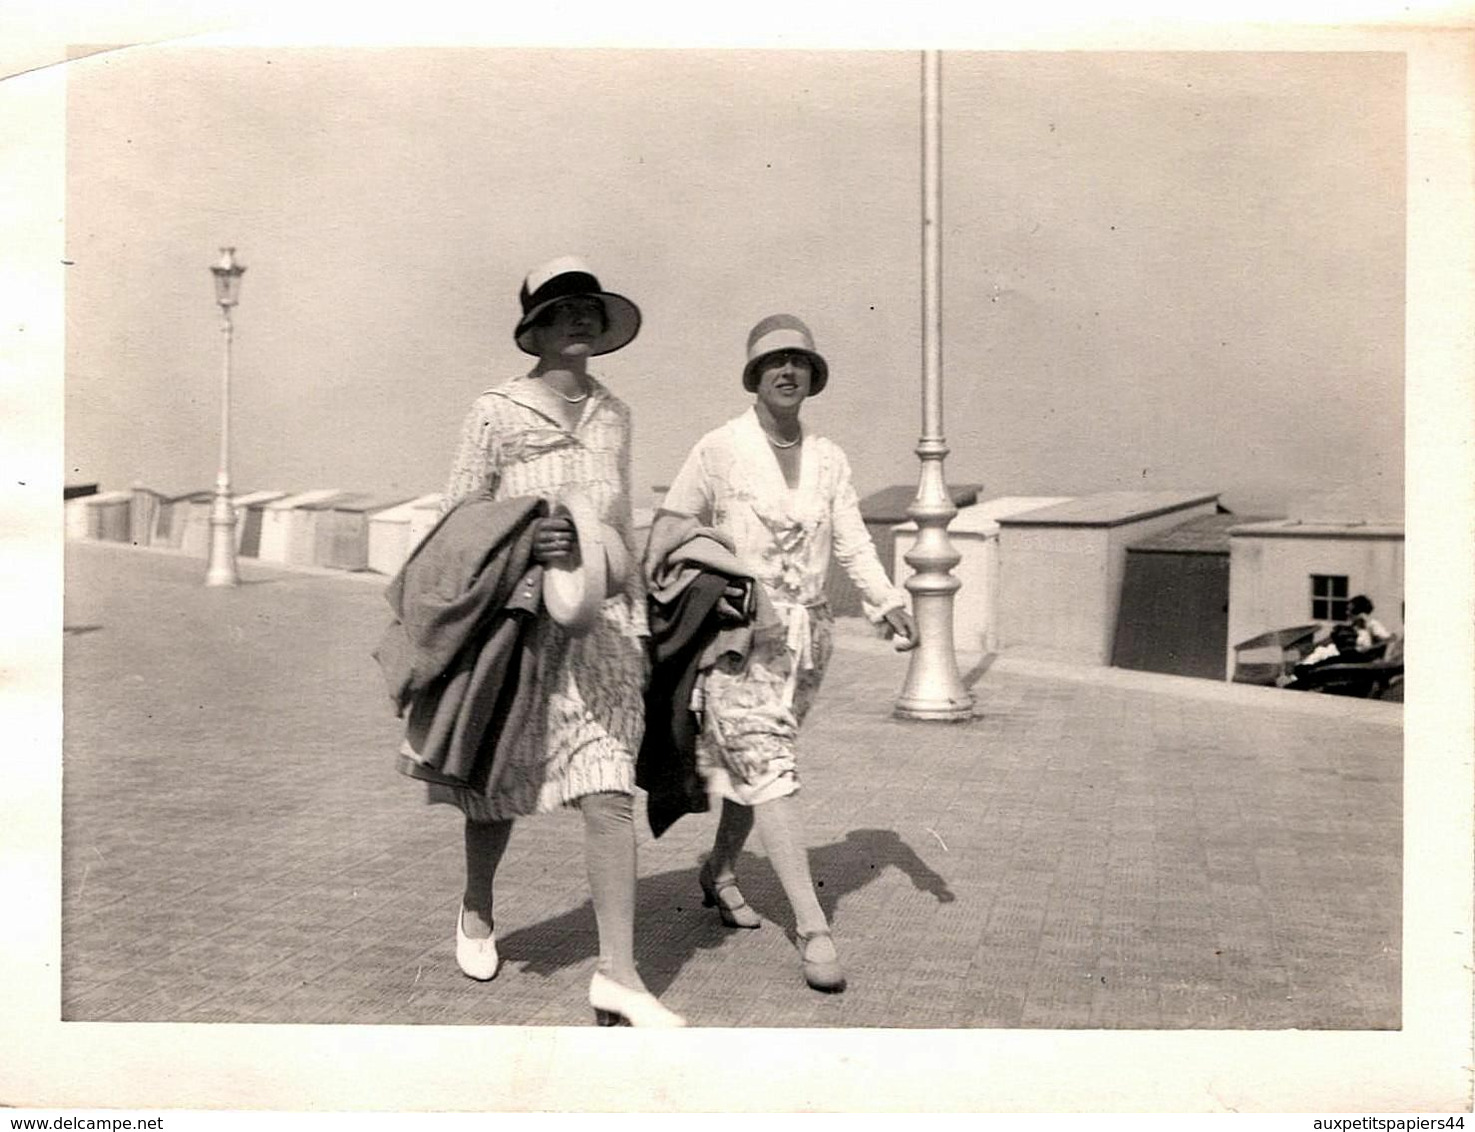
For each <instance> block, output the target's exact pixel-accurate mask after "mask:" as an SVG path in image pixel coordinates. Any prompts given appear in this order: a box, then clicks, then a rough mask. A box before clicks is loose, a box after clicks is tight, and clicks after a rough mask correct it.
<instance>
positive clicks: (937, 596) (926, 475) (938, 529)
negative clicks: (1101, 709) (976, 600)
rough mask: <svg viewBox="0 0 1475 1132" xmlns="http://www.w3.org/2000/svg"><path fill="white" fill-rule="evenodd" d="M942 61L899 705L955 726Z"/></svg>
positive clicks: (925, 112) (925, 242)
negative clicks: (906, 655) (945, 428)
mask: <svg viewBox="0 0 1475 1132" xmlns="http://www.w3.org/2000/svg"><path fill="white" fill-rule="evenodd" d="M941 119H942V60H941V57H940V56H939V54H938V52H936V51H924V52H923V53H922V435H921V437H920V439H919V440H918V441H917V449H916V452H917V457H918V458H919V459H920V460H921V461H922V469H921V474H920V476H919V478H918V481H917V498H916V499H914V500H913V501H912V505H911V506H910V507H909V508H907V514H908V515H909V516H911V518H912V520H913V521H914V522H915V523H916V524H917V541H916V544H915V545H914V546H913V547H912V549H911V551H909V552H908V553H907V555H906V561H907V564H908V565H910V566H911V567H912V568H913V569H914V570H915V571H916V573H914V574H913V575H912V576H911V577H910V578H908V579H907V581H906V588H907V590H908V591H910V593H911V595H912V608H913V611H914V613H915V616H916V619H917V635H918V637H919V638H920V639H919V642H918V645H917V647H916V648H915V649H913V650H912V658H911V666H910V667H909V668H908V669H907V678H906V683H905V684H904V685H902V690H901V696H900V697H899V698H898V699H897V701H896V714H897V715H898V716H900V717H901V718H903V719H926V720H945V721H949V720H950V721H956V720H964V719H969V718H971V717H972V715H973V696H972V695H971V694H970V693H969V692H968V690H967V689H966V688H965V687H963V680H962V677H961V676H959V675H958V658H957V654H956V653H955V652H954V649H953V595H954V594H955V593H956V592H957V591H958V588H959V587H960V586H961V585H962V583H961V582H959V581H958V579H957V578H954V577H953V576H952V574H951V573H950V571H951V570H952V568H953V567H954V566H956V565H957V564H958V563H959V562H961V561H962V556H961V555H959V554H958V552H957V551H956V550H954V549H953V545H952V542H951V540H950V539H949V538H948V534H947V527H948V524H949V523H950V522H952V520H953V516H955V515H956V514H957V513H958V509H957V508H956V507H955V506H954V505H953V500H952V496H951V495H950V494H949V492H948V489H947V483H946V481H945V480H944V479H943V475H942V461H943V459H944V457H946V456H947V454H948V446H947V442H946V441H945V440H944V439H943V435H942V232H941V229H940V224H941V220H942V178H941V171H942V125H941Z"/></svg>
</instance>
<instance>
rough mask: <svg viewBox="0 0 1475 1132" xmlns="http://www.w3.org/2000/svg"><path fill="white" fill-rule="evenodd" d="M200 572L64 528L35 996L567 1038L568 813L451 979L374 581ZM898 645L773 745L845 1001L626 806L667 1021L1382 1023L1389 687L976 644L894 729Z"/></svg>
mask: <svg viewBox="0 0 1475 1132" xmlns="http://www.w3.org/2000/svg"><path fill="white" fill-rule="evenodd" d="M203 571H204V566H203V563H201V562H200V561H198V560H196V559H192V558H185V557H183V556H179V555H172V554H166V553H159V552H150V551H139V550H134V549H131V548H126V547H117V548H114V547H109V546H103V545H94V544H85V543H83V544H70V545H69V547H68V561H67V589H66V625H67V639H66V652H65V661H66V670H65V700H64V708H65V749H64V777H63V794H64V813H63V829H64V835H63V845H62V852H63V894H62V906H63V919H62V929H63V948H62V950H63V954H62V961H63V964H62V1003H61V1017H63V1018H65V1019H69V1020H87V1021H120V1022H121V1021H159V1022H192V1021H193V1022H272V1023H314V1022H321V1023H376V1022H378V1023H399V1024H414V1023H433V1024H481V1025H507V1024H531V1025H586V1024H589V1023H590V1022H591V1021H592V1018H591V1014H590V1011H589V1008H588V1005H587V1001H586V993H587V985H588V979H589V977H590V975H591V973H592V971H593V967H594V962H595V956H596V954H597V938H596V934H595V927H594V917H593V913H592V911H591V909H590V905H589V902H588V896H587V886H586V881H585V876H584V863H583V847H582V841H581V825H580V821H579V819H578V816H577V815H576V814H573V813H559V814H554V815H548V816H545V817H540V818H536V819H530V820H527V821H525V822H522V823H520V824H519V826H518V828H517V829H516V831H515V832H514V834H513V839H512V845H511V848H510V849H509V851H508V853H507V856H506V858H505V859H504V861H503V864H502V868H501V872H500V874H499V877H498V888H497V896H496V918H497V931H498V939H499V945H500V949H501V952H502V954H503V956H504V963H503V967H502V970H501V973H500V974H499V975H498V977H497V978H496V979H495V980H494V981H492V982H490V983H486V984H480V983H475V982H472V981H471V980H468V979H467V978H465V977H464V976H462V975H461V974H460V972H459V971H458V970H457V968H456V965H455V960H454V954H453V951H454V941H453V932H454V924H455V915H456V910H457V906H458V897H459V892H460V885H461V879H462V878H461V867H462V863H461V832H460V818H459V815H458V814H457V813H455V812H454V811H453V810H450V809H448V808H446V807H431V806H427V805H425V804H424V802H423V800H422V799H423V795H422V792H421V788H420V787H419V786H418V785H417V784H415V783H412V782H410V781H409V780H408V779H405V778H403V777H401V776H400V775H399V774H398V773H397V772H396V770H395V769H394V752H395V748H396V746H397V744H398V740H399V728H398V725H397V722H396V721H395V719H394V718H393V715H392V712H391V710H390V708H389V703H388V699H387V696H386V694H385V690H384V686H383V683H382V680H381V678H380V675H379V671H378V668H377V667H376V666H375V664H374V663H373V661H372V660H371V659H370V656H369V653H370V649H371V648H372V647H373V645H374V643H375V641H376V640H377V638H378V635H379V633H380V631H381V629H382V627H383V625H384V623H385V619H386V616H387V607H386V606H385V604H384V601H383V596H382V590H383V585H382V580H378V581H374V580H371V579H368V578H365V577H362V576H358V577H355V576H347V575H341V574H332V573H327V572H322V571H305V570H303V571H291V570H284V569H276V568H272V567H268V566H266V565H263V564H260V563H255V562H243V563H242V572H243V576H244V580H245V584H243V585H242V586H241V587H239V588H238V589H235V590H217V589H207V588H205V587H204V586H203V584H202V582H203ZM905 665H906V660H905V658H904V657H899V656H897V655H896V654H894V653H893V652H891V650H890V648H889V646H887V645H885V644H884V643H883V642H880V641H877V640H874V639H873V638H871V637H869V636H868V635H867V631H866V628H865V626H864V625H863V624H861V623H858V622H857V623H850V624H847V625H845V626H843V631H842V633H841V634H840V647H839V648H838V650H837V653H836V657H835V661H834V664H833V666H832V668H831V670H830V676H829V681H828V684H827V686H826V688H825V691H824V692H823V694H822V696H821V698H820V702H819V704H818V706H817V707H816V708H815V710H814V712H813V714H812V716H811V718H810V721H809V723H808V724H807V725H806V730H805V733H804V736H803V740H802V747H801V756H800V757H801V768H802V774H803V780H804V789H803V791H802V792H801V795H800V797H801V799H802V804H803V812H804V818H805V821H806V823H807V832H808V840H809V843H810V845H811V853H810V856H811V861H812V863H813V868H814V873H815V876H816V878H817V880H818V882H819V884H820V885H821V888H820V893H821V899H822V902H823V903H824V905H825V907H826V909H827V911H828V912H829V913H830V915H831V916H832V918H833V921H834V926H835V931H836V939H837V943H838V945H839V947H840V950H841V955H842V958H843V960H844V962H845V967H846V970H847V973H848V975H849V978H850V988H849V989H848V990H847V991H846V993H844V994H842V995H835V996H826V995H820V994H816V993H814V992H812V991H810V990H808V989H807V988H806V987H805V986H804V984H803V982H802V980H801V977H800V974H799V964H798V959H797V954H796V952H795V950H794V945H793V943H792V942H791V938H790V932H791V929H792V918H791V915H790V913H789V910H788V907H787V903H786V901H785V900H784V898H783V895H782V891H781V890H780V888H779V887H778V884H777V881H776V879H775V877H774V875H773V873H772V871H771V869H770V868H769V867H768V864H767V861H766V860H765V859H764V857H763V855H762V848H761V845H759V844H757V843H756V840H755V842H754V843H753V844H751V845H750V846H749V850H750V852H749V854H748V855H747V856H746V858H745V860H744V862H743V869H742V872H741V877H742V881H743V889H744V892H745V894H746V895H747V897H748V900H749V902H750V903H751V904H752V905H753V907H754V908H755V909H756V910H757V911H758V913H759V914H760V915H761V916H762V917H763V918H764V920H765V924H764V926H763V928H762V930H760V931H756V932H734V931H729V930H727V929H725V928H723V927H722V926H721V924H720V923H719V922H718V921H717V918H716V916H715V915H714V914H713V913H712V911H711V910H709V909H703V908H702V907H701V902H700V893H699V890H698V886H697V881H696V870H697V865H698V863H699V859H700V855H701V853H702V852H703V850H704V849H705V847H706V843H707V841H708V839H709V838H710V836H711V833H712V830H713V827H714V824H715V822H714V818H713V817H712V816H711V815H698V816H691V817H686V818H683V819H682V820H681V821H680V822H678V823H677V824H676V826H675V827H674V828H673V829H672V830H671V831H670V832H668V833H667V834H666V835H665V836H663V837H662V838H660V839H659V840H653V839H652V838H651V837H650V835H649V831H648V828H647V827H646V826H645V824H644V817H643V813H641V814H640V815H639V816H638V820H639V821H640V823H641V824H640V830H641V847H640V887H639V905H638V914H639V920H638V925H637V937H638V945H637V950H638V960H639V963H640V966H641V970H642V973H643V975H644V977H645V979H646V981H647V983H648V984H649V985H650V987H651V988H652V990H654V991H656V992H657V993H658V994H660V995H661V997H662V999H663V1001H665V1002H666V1003H667V1004H669V1005H670V1006H671V1007H673V1008H674V1009H676V1010H679V1011H682V1012H683V1013H685V1014H686V1015H687V1016H688V1018H689V1019H690V1021H691V1023H692V1024H693V1025H701V1026H745V1027H746V1026H784V1027H795V1026H866V1027H1048V1028H1073V1027H1081V1028H1215V1029H1221V1028H1251V1027H1253V1028H1267V1027H1268V1028H1289V1027H1294V1028H1301V1029H1317V1028H1337V1029H1382V1028H1396V1027H1397V1026H1398V1025H1399V980H1400V953H1399V940H1400V928H1401V924H1400V904H1401V892H1400V848H1401V840H1402V834H1401V793H1400V791H1401V778H1402V714H1401V707H1400V706H1399V705H1394V704H1376V703H1365V702H1362V701H1348V700H1333V699H1331V698H1329V697H1319V696H1308V695H1305V694H1300V693H1291V692H1281V691H1277V690H1274V689H1260V688H1255V689H1246V688H1230V687H1225V686H1223V685H1217V684H1214V683H1211V682H1207V681H1190V680H1183V679H1176V678H1171V677H1152V676H1145V675H1143V674H1140V673H1131V674H1128V673H1119V672H1115V671H1112V670H1094V671H1087V670H1068V671H1067V670H1064V669H1051V668H1049V667H1048V666H1035V667H1031V666H1029V665H1019V664H1011V663H1009V662H1008V661H1007V660H1004V661H1000V662H998V663H995V664H993V665H992V666H988V667H985V666H983V665H980V666H979V670H980V671H975V672H973V673H970V676H976V682H975V683H974V684H973V689H974V691H975V693H976V695H977V697H978V704H979V707H978V714H977V716H976V718H975V719H973V720H972V721H971V722H968V723H964V724H918V723H906V722H902V721H898V720H895V719H893V718H891V715H890V712H891V706H892V703H893V701H894V699H895V696H896V694H897V691H898V690H899V688H900V685H901V681H902V679H903V676H904V674H905Z"/></svg>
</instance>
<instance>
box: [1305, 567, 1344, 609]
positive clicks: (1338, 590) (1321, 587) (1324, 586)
mask: <svg viewBox="0 0 1475 1132" xmlns="http://www.w3.org/2000/svg"><path fill="white" fill-rule="evenodd" d="M1311 619H1312V620H1313V621H1345V620H1347V575H1346V574H1312V575H1311Z"/></svg>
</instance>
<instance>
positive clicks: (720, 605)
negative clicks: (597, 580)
mask: <svg viewBox="0 0 1475 1132" xmlns="http://www.w3.org/2000/svg"><path fill="white" fill-rule="evenodd" d="M668 531H669V533H670V534H671V535H672V537H671V538H670V539H668V540H664V545H658V546H657V547H656V548H655V552H654V554H651V555H648V556H647V559H646V562H645V567H646V573H647V581H648V582H649V583H650V590H649V595H648V609H647V616H648V619H649V622H650V652H651V675H650V685H649V687H648V688H647V689H646V694H645V737H644V739H643V741H642V742H641V746H640V753H639V755H638V756H637V758H636V763H635V783H636V785H637V786H639V787H640V788H641V789H643V790H645V791H646V793H647V795H648V797H647V798H646V820H647V821H648V822H649V823H650V830H651V834H652V835H653V836H655V837H660V836H661V834H663V833H664V832H665V831H666V830H667V829H669V828H670V827H671V825H672V824H674V823H675V822H676V821H677V819H679V818H680V817H681V816H682V815H683V814H694V813H703V812H705V811H706V810H707V809H708V807H709V803H708V801H707V790H706V785H705V783H704V782H703V780H702V777H701V774H700V773H699V772H698V770H697V758H696V748H697V737H698V735H699V734H700V732H701V721H700V718H699V716H698V715H697V713H696V711H694V710H693V708H692V706H691V705H692V699H693V691H694V689H695V688H696V686H697V682H698V680H700V679H701V677H702V675H703V673H704V672H706V671H707V670H708V669H710V668H711V667H712V665H713V664H714V663H716V661H717V659H718V658H719V657H721V656H724V655H733V656H736V657H738V658H741V657H743V656H745V655H746V654H747V651H748V648H749V647H750V645H751V643H752V634H753V632H754V631H755V628H757V627H760V626H761V627H763V628H774V627H776V626H778V620H777V616H776V614H775V613H774V611H773V607H772V605H771V603H770V602H769V601H768V598H767V595H766V593H765V592H764V590H763V587H762V585H760V584H759V583H758V582H757V580H756V579H754V578H753V576H752V575H751V573H750V572H748V571H747V570H745V569H744V567H743V566H742V564H741V563H740V562H739V561H738V560H737V559H736V557H734V556H733V554H732V548H731V544H730V543H728V542H727V540H726V539H725V538H723V537H722V536H721V535H720V534H718V533H717V532H715V531H713V530H711V529H709V528H704V527H699V526H697V524H696V523H695V522H691V523H688V524H684V525H683V527H682V528H681V529H679V530H676V529H674V528H668ZM733 588H735V589H736V590H738V591H739V592H740V593H741V594H742V596H741V597H740V598H734V597H733V596H730V595H729V593H728V591H729V589H733Z"/></svg>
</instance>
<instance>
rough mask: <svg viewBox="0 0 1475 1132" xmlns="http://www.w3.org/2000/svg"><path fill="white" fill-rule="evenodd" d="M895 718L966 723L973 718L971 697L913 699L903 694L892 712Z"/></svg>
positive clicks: (928, 721) (927, 721)
mask: <svg viewBox="0 0 1475 1132" xmlns="http://www.w3.org/2000/svg"><path fill="white" fill-rule="evenodd" d="M892 714H893V715H895V716H896V718H897V719H917V720H921V721H923V722H926V723H967V722H968V721H969V720H970V719H972V718H973V697H972V696H965V697H964V698H963V699H961V700H945V701H934V700H913V699H908V698H907V697H905V696H903V697H902V698H901V699H899V700H897V701H896V710H895V711H894V712H892Z"/></svg>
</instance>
